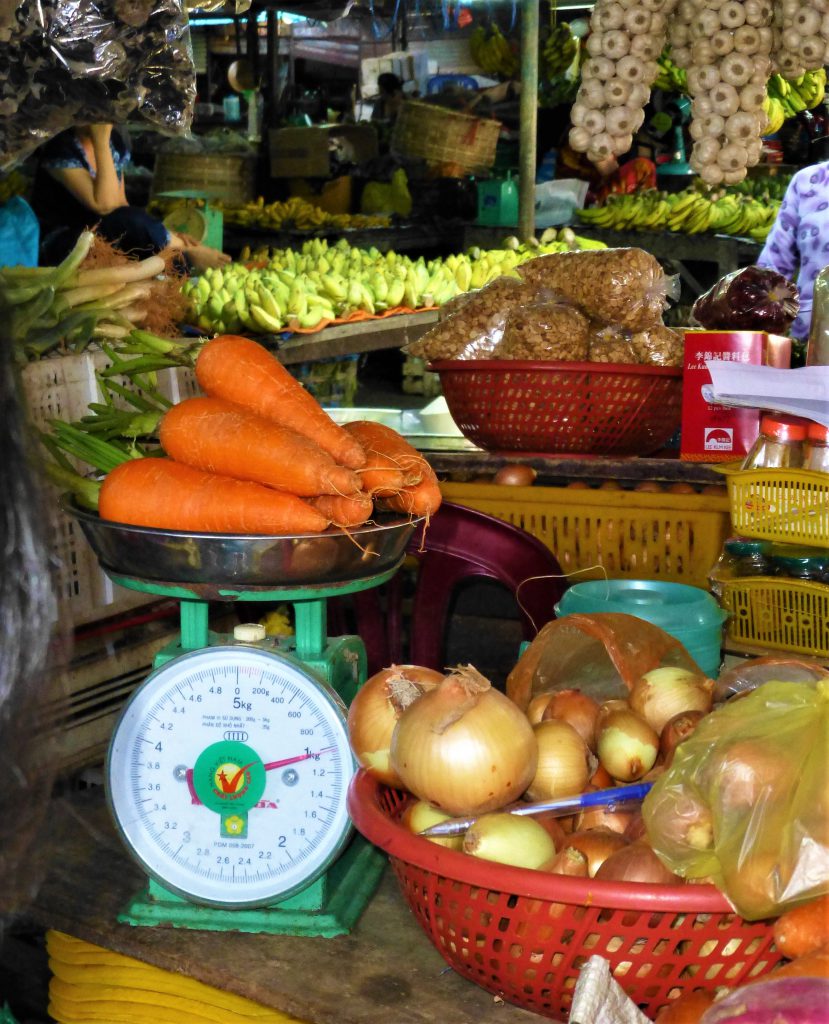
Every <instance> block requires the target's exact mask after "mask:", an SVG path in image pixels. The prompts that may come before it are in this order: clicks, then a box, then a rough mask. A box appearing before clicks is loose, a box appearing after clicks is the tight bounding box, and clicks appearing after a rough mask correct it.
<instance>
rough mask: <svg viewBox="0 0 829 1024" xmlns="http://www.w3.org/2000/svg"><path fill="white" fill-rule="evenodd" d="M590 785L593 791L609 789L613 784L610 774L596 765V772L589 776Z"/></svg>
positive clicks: (599, 765)
mask: <svg viewBox="0 0 829 1024" xmlns="http://www.w3.org/2000/svg"><path fill="white" fill-rule="evenodd" d="M590 785H591V786H592V787H593V788H594V789H610V787H611V786H614V785H615V783H614V781H613V779H612V778H611V775H610V772H609V771H608V770H607V769H606V768H603V767H602V766H601V764H597V765H596V770H595V771H594V772H593V774H592V775H591V776H590Z"/></svg>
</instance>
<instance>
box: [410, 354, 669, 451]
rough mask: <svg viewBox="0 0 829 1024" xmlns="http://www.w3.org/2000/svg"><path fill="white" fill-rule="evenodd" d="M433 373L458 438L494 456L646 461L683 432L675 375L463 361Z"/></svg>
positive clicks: (608, 366) (661, 370) (661, 369)
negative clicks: (527, 454) (621, 457)
mask: <svg viewBox="0 0 829 1024" xmlns="http://www.w3.org/2000/svg"><path fill="white" fill-rule="evenodd" d="M429 369H430V370H434V371H435V372H437V373H438V374H440V383H441V387H442V388H443V394H444V396H445V398H446V404H447V405H448V406H449V411H450V412H451V413H452V418H453V419H454V421H455V423H457V425H458V428H459V430H460V431H461V433H462V434H463V435H464V436H465V437H467V438H469V440H470V441H473V442H474V443H475V444H477V445H479V446H480V447H481V448H486V449H489V450H494V451H505V452H544V453H546V454H563V453H574V454H582V455H649V454H650V453H651V452H655V451H656V450H657V449H659V448H661V447H662V446H663V445H664V444H665V443H666V442H667V441H668V440H670V438H671V437H672V436H673V434H675V433H676V431H677V430H678V429H679V424H680V418H681V413H682V370H679V369H674V368H672V367H665V366H636V365H627V364H621V363H558V362H524V361H523V360H518V359H510V360H496V359H466V360H463V359H458V360H440V361H438V362H435V363H432V364H430V367H429Z"/></svg>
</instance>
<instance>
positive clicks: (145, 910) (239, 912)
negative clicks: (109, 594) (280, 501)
mask: <svg viewBox="0 0 829 1024" xmlns="http://www.w3.org/2000/svg"><path fill="white" fill-rule="evenodd" d="M64 507H65V508H66V509H67V511H69V512H70V513H71V514H72V515H73V516H75V517H76V518H77V519H78V521H79V523H80V526H81V529H82V530H83V532H84V534H85V536H86V538H87V540H88V541H89V543H90V545H91V547H92V549H93V550H94V552H95V554H96V555H97V557H98V559H99V561H100V563H101V567H102V568H103V570H104V571H105V572H106V573H107V574H108V575H109V576H110V578H111V579H112V580H113V581H114V582H115V583H118V584H120V585H121V586H124V587H127V588H129V589H133V590H139V591H142V592H145V593H150V594H154V595H156V596H158V597H160V598H161V597H163V598H168V599H176V600H178V601H179V602H180V605H179V607H180V615H181V633H180V636H179V638H178V640H177V641H175V642H174V643H172V644H170V645H169V646H168V647H167V648H165V649H164V650H162V651H160V652H159V654H158V655H157V657H156V659H155V668H154V671H153V672H152V674H151V675H150V676H149V677H148V678H147V680H146V681H145V682H144V683H143V684H142V685H141V686H140V687H139V688H138V689H137V690H136V691H135V692H134V693H133V695H132V696H131V698H130V700H129V701H128V702H127V704H126V705H125V707H124V709H123V711H122V713H121V717H120V719H119V721H118V723H117V724H116V727H115V730H114V732H113V737H112V741H111V743H110V749H109V754H108V760H107V771H106V780H107V799H108V801H109V804H110V810H111V811H112V814H113V818H114V819H115V823H116V826H117V828H118V830H119V832H120V834H121V837H122V839H123V841H124V843H125V845H126V847H127V849H128V850H129V851H130V853H131V854H132V856H133V857H134V858H135V859H136V860H137V861H138V863H139V864H140V865H141V867H142V868H143V869H144V871H145V873H146V874H147V875H148V878H149V882H148V886H147V888H146V890H145V891H144V892H142V893H141V894H140V895H139V896H137V897H136V899H134V900H133V901H132V902H131V904H130V905H129V907H127V908H126V910H125V911H124V913H123V915H122V916H121V918H120V920H123V921H125V922H127V923H130V924H136V925H152V926H159V925H163V926H172V927H180V928H198V929H205V930H211V931H217V930H218V931H224V930H233V931H246V932H270V933H276V934H290V935H317V936H324V937H330V936H333V935H339V934H343V933H344V932H347V931H349V930H350V929H351V927H352V926H353V924H354V923H355V922H356V920H357V918H358V917H359V915H360V913H361V912H362V910H363V909H364V907H365V905H366V903H367V902H368V900H369V899H370V898H371V896H372V895H373V892H374V889H375V887H376V885H377V883H378V882H379V879H380V875H381V873H382V871H383V868H384V866H385V858H384V856H383V855H382V854H381V853H380V852H379V851H377V850H376V849H375V848H374V847H372V846H371V845H370V844H368V843H366V841H365V840H364V839H362V837H360V836H358V835H357V834H355V833H354V830H353V827H352V826H351V822H350V819H349V818H348V813H347V809H346V793H347V788H348V783H349V782H350V779H351V776H352V775H353V772H354V769H355V767H356V766H355V762H354V758H353V755H352V753H351V750H350V746H349V742H348V735H347V729H346V706H347V704H348V703H349V702H350V700H351V699H352V698H353V696H354V694H355V693H356V692H357V689H358V688H359V686H360V685H362V683H363V682H365V677H366V660H365V648H364V645H363V643H362V641H361V640H360V638H359V637H357V636H344V637H334V638H330V637H328V635H327V615H326V601H327V599H328V598H329V597H333V596H338V595H341V594H347V593H353V592H356V591H360V590H366V589H368V588H370V587H375V586H379V585H380V584H382V583H384V582H386V581H387V580H389V579H390V578H391V577H392V576H393V575H394V573H395V572H396V571H397V569H398V568H399V566H400V564H401V562H402V560H403V558H404V555H405V551H406V545H407V543H408V541H409V540H410V538H411V536H412V533H413V531H414V530H415V529H416V527H417V524H418V521H413V520H411V519H410V518H409V517H405V516H391V515H389V516H385V517H383V518H378V521H377V522H375V523H372V524H371V525H370V526H365V527H361V528H359V529H356V530H353V531H350V532H349V533H348V534H346V533H344V532H342V531H336V530H330V531H326V532H325V533H321V534H313V535H311V534H307V535H301V536H293V537H263V536H247V535H224V534H197V533H185V532H176V531H167V530H156V529H149V528H144V527H138V526H131V525H127V524H121V523H112V522H108V521H105V520H102V519H100V518H99V517H98V516H97V514H95V513H91V512H88V511H85V510H83V509H80V508H78V507H77V506H76V505H74V503H73V502H72V501H71V500H69V499H64ZM213 601H222V602H228V601H231V602H232V601H245V602H290V603H291V604H292V605H293V609H294V618H295V635H294V637H292V638H290V639H285V638H273V637H266V636H265V635H264V630H263V629H261V627H259V628H258V627H256V626H255V625H254V626H253V627H251V626H250V625H247V626H240V627H237V631H236V632H235V634H234V636H231V637H228V636H225V635H219V634H215V633H213V632H211V631H210V629H209V625H208V613H209V604H210V602H213ZM257 629H258V631H257Z"/></svg>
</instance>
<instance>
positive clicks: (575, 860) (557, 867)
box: [544, 846, 587, 878]
mask: <svg viewBox="0 0 829 1024" xmlns="http://www.w3.org/2000/svg"><path fill="white" fill-rule="evenodd" d="M544 870H545V871H549V872H551V873H552V874H554V875H569V876H570V878H587V857H585V855H584V854H583V853H582V852H581V850H577V849H576V848H575V847H574V846H565V847H563V848H562V849H561V850H559V851H558V853H557V854H556V855H555V857H553V859H552V860H551V861H550V863H549V864H545V865H544Z"/></svg>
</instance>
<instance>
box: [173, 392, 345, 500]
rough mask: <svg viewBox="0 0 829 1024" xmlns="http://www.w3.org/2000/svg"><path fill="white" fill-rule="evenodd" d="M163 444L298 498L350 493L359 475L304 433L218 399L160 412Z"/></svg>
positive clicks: (215, 469) (182, 457)
mask: <svg viewBox="0 0 829 1024" xmlns="http://www.w3.org/2000/svg"><path fill="white" fill-rule="evenodd" d="M159 437H160V439H161V446H162V448H163V449H164V451H165V452H167V454H168V455H169V456H170V457H171V458H173V459H175V460H176V461H177V462H183V463H185V465H187V466H192V467H193V468H194V469H203V470H205V472H207V473H219V474H220V475H221V476H232V477H236V479H237V480H253V481H254V482H255V483H259V484H267V486H268V487H275V488H276V489H277V490H279V491H289V492H290V493H291V494H297V495H299V497H301V498H306V497H310V496H311V495H316V494H353V493H354V492H355V491H359V490H360V478H359V477H358V476H357V475H356V473H355V472H354V471H353V470H351V469H346V468H345V467H344V466H338V465H337V463H336V462H335V461H334V460H333V459H332V458H331V456H330V455H329V454H328V453H327V452H324V451H323V450H322V449H321V448H320V447H319V445H317V444H314V442H313V441H311V440H310V439H309V438H307V437H303V436H302V435H301V434H297V433H296V431H294V430H290V429H289V428H288V427H282V426H279V424H277V423H273V422H271V421H270V420H266V419H264V418H263V417H262V416H257V415H256V413H253V412H249V411H248V410H247V409H243V408H242V407H241V406H238V405H233V403H232V402H224V401H222V399H220V398H187V399H185V400H184V401H183V402H179V404H178V405H174V406H173V407H172V409H170V410H169V411H168V412H166V413H165V414H164V418H163V419H162V421H161V426H160V428H159Z"/></svg>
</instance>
